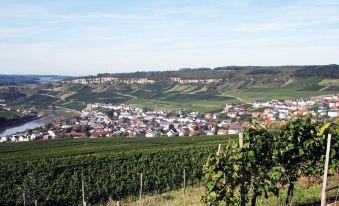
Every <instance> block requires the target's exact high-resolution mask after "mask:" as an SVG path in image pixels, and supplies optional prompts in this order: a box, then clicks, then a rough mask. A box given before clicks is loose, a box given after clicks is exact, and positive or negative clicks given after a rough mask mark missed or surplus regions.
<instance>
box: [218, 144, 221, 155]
mask: <svg viewBox="0 0 339 206" xmlns="http://www.w3.org/2000/svg"><path fill="white" fill-rule="evenodd" d="M220 150H221V144H219V145H218V151H217V155H219V154H220Z"/></svg>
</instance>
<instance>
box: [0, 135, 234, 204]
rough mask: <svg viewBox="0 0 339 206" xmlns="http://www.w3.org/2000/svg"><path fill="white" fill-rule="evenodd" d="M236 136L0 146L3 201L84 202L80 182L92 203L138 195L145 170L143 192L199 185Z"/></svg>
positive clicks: (63, 141) (96, 140) (71, 140)
mask: <svg viewBox="0 0 339 206" xmlns="http://www.w3.org/2000/svg"><path fill="white" fill-rule="evenodd" d="M230 140H232V137H220V136H219V137H218V136H212V137H207V136H205V137H204V136H200V137H184V138H165V137H164V138H133V139H130V138H118V137H113V138H98V139H79V140H74V139H58V140H53V141H46V142H45V141H32V142H25V143H8V144H2V145H0V174H2V175H1V176H0V196H1V197H2V198H1V199H0V205H22V204H23V199H22V193H23V192H25V194H26V197H27V198H28V201H29V204H30V202H31V201H32V200H34V199H37V200H38V201H39V203H42V204H46V205H79V204H80V203H81V193H80V188H81V181H82V180H84V181H85V183H86V191H87V197H86V198H87V201H88V202H89V203H91V204H97V203H105V202H107V201H108V199H109V198H113V199H122V198H126V197H129V196H134V197H136V196H137V195H138V190H139V189H138V188H139V177H140V173H143V174H144V193H147V194H158V193H162V192H166V191H171V190H175V189H178V188H180V187H181V185H182V181H183V180H182V171H183V169H185V168H186V169H187V170H186V171H187V183H188V184H189V185H192V186H193V185H198V184H199V182H200V181H201V179H202V166H203V164H204V163H205V161H206V158H207V157H208V155H209V154H211V153H212V152H215V151H216V149H217V145H218V144H219V143H226V142H228V141H230Z"/></svg>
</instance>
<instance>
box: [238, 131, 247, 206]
mask: <svg viewBox="0 0 339 206" xmlns="http://www.w3.org/2000/svg"><path fill="white" fill-rule="evenodd" d="M243 145H244V135H243V133H242V131H240V132H239V147H240V148H242V147H243ZM243 164H244V162H243ZM242 174H243V172H242V171H241V175H240V178H241V179H243V176H242ZM244 190H245V188H244V185H241V186H240V204H241V206H245V205H246V199H245V196H244Z"/></svg>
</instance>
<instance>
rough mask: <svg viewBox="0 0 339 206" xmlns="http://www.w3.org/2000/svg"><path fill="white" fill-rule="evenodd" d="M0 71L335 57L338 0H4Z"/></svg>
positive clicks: (75, 71)
mask: <svg viewBox="0 0 339 206" xmlns="http://www.w3.org/2000/svg"><path fill="white" fill-rule="evenodd" d="M0 5H1V6H0V74H59V75H88V74H97V73H106V72H108V73H116V72H133V71H151V70H152V71H158V70H160V71H161V70H175V69H179V68H187V67H190V68H198V67H211V68H213V67H217V66H227V65H239V66H240V65H265V66H267V65H311V64H317V65H319V64H338V63H339V0H218V1H217V0H96V1H93V0H57V1H44V0H21V1H19V0H7V1H3V0H0Z"/></svg>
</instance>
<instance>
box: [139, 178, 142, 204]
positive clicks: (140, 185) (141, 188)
mask: <svg viewBox="0 0 339 206" xmlns="http://www.w3.org/2000/svg"><path fill="white" fill-rule="evenodd" d="M141 198H142V173H141V174H140V196H139V199H140V200H141Z"/></svg>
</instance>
